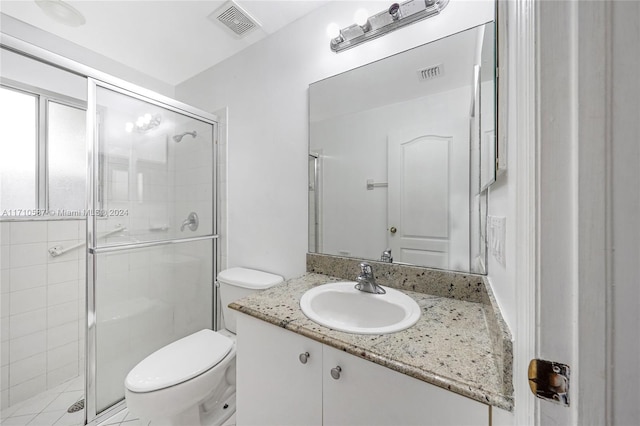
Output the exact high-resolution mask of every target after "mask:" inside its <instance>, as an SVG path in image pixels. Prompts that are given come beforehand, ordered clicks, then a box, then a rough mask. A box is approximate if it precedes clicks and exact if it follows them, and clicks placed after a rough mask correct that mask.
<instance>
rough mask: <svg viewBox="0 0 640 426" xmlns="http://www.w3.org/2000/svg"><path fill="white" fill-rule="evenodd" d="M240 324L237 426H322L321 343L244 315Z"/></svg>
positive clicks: (238, 317) (238, 326)
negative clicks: (303, 356)
mask: <svg viewBox="0 0 640 426" xmlns="http://www.w3.org/2000/svg"><path fill="white" fill-rule="evenodd" d="M236 321H237V323H236V333H237V354H236V367H237V373H236V380H237V385H236V407H237V411H236V424H238V425H252V426H258V425H259V426H268V425H274V426H275V425H280V426H285V425H304V426H316V425H322V346H323V345H322V343H319V342H316V341H314V340H311V339H307V338H306V337H303V336H301V335H299V334H295V333H292V332H290V331H287V330H285V329H283V328H280V327H276V326H275V325H272V324H269V323H266V322H264V321H261V320H258V319H255V318H253V317H250V316H248V315H245V314H241V313H238V315H237V320H236ZM302 354H305V355H306V354H308V355H306V362H304V363H303V362H302V361H305V360H304V359H303V360H301V359H300V355H302Z"/></svg>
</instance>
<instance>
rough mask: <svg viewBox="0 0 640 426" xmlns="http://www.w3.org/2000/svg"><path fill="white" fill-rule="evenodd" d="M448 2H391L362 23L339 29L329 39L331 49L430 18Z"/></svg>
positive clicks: (335, 49) (360, 41)
mask: <svg viewBox="0 0 640 426" xmlns="http://www.w3.org/2000/svg"><path fill="white" fill-rule="evenodd" d="M448 3H449V0H408V1H405V2H403V3H393V4H392V5H391V6H390V7H389V9H387V10H383V11H382V12H379V13H377V14H375V15H373V16H370V17H369V18H368V19H367V21H366V22H365V23H364V24H363V25H358V24H357V23H356V24H353V25H350V26H348V27H346V28H343V29H341V30H340V33H339V35H338V36H337V37H334V38H333V39H332V40H331V44H330V46H331V50H333V51H334V52H336V53H338V52H341V51H343V50H346V49H349V48H351V47H354V46H357V45H358V44H360V43H364V42H365V41H369V40H373V39H374V38H377V37H380V36H383V35H385V34H387V33H390V32H391V31H394V30H397V29H398V28H401V27H404V26H405V25H409V24H413V23H414V22H418V21H421V20H423V19H426V18H430V17H431V16H434V15H437V14H439V13H440V11H442V9H444V8H445V7H446V6H447V4H448Z"/></svg>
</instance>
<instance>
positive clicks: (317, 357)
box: [236, 314, 490, 426]
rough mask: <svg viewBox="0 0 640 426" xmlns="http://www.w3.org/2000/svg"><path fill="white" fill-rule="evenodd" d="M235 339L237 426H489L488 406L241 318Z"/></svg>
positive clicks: (270, 325)
mask: <svg viewBox="0 0 640 426" xmlns="http://www.w3.org/2000/svg"><path fill="white" fill-rule="evenodd" d="M237 339H238V355H237V363H238V364H237V366H238V370H237V379H238V385H237V410H238V411H237V416H236V417H237V424H238V425H239V426H245V425H305V426H306V425H320V424H324V425H331V426H338V425H345V426H346V425H349V426H353V425H367V426H372V425H421V426H429V425H438V426H447V425H456V426H459V425H489V424H490V420H489V412H490V407H489V406H488V405H485V404H482V403H479V402H477V401H474V400H471V399H469V398H466V397H463V396H461V395H458V394H456V393H453V392H449V391H447V390H444V389H441V388H439V387H437V386H433V385H430V384H428V383H426V382H423V381H421V380H418V379H414V378H413V377H409V376H407V375H405V374H402V373H398V372H396V371H393V370H390V369H388V368H385V367H383V366H380V365H378V364H375V363H372V362H370V361H366V360H364V359H361V358H358V357H356V356H353V355H350V354H347V353H346V352H343V351H340V350H338V349H335V348H333V347H330V346H326V345H323V344H321V343H318V342H316V341H313V340H311V339H307V338H305V337H303V336H301V335H298V334H295V333H293V332H291V331H288V330H285V329H283V328H280V327H276V326H275V325H272V324H268V323H266V322H264V321H261V320H258V319H255V318H253V317H250V316H247V315H244V314H243V315H239V318H238V335H237ZM306 352H308V353H309V355H310V356H309V357H308V358H307V362H306V364H303V363H302V362H301V361H300V359H299V355H300V354H304V353H306ZM337 367H339V368H337ZM332 369H333V375H332Z"/></svg>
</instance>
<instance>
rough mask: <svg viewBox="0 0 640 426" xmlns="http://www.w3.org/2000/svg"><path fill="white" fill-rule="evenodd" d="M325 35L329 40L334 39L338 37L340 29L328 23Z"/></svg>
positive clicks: (333, 23) (336, 25) (334, 24)
mask: <svg viewBox="0 0 640 426" xmlns="http://www.w3.org/2000/svg"><path fill="white" fill-rule="evenodd" d="M327 35H328V36H329V38H331V39H334V38H336V37H338V36H339V35H340V27H339V26H338V24H336V23H335V22H332V23H330V24H329V25H328V26H327Z"/></svg>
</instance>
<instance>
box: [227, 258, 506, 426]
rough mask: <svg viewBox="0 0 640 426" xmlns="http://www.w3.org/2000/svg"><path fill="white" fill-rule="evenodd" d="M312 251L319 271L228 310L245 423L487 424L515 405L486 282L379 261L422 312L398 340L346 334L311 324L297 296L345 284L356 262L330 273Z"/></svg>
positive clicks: (500, 326) (383, 273) (343, 262)
mask: <svg viewBox="0 0 640 426" xmlns="http://www.w3.org/2000/svg"><path fill="white" fill-rule="evenodd" d="M310 256H312V260H311V262H308V265H309V267H308V270H310V271H316V270H321V271H322V272H323V273H322V274H319V273H308V274H306V275H304V276H302V277H300V278H295V279H291V280H288V281H286V282H285V283H283V284H280V285H278V286H275V287H273V288H271V289H269V290H266V291H264V292H262V293H260V294H256V295H253V296H250V297H248V298H245V299H241V300H240V301H237V302H235V303H232V304H231V305H230V307H231V308H233V309H235V310H237V311H240V312H242V313H243V314H241V315H238V317H239V318H238V330H237V345H238V346H237V351H238V355H237V362H238V373H237V380H238V384H237V404H238V413H237V419H238V424H239V425H242V424H279V425H282V424H304V425H320V424H327V425H329V424H330V425H340V424H344V425H347V424H348V425H353V424H363V425H365V424H366V425H375V424H378V425H389V424H419V425H431V424H433V425H462V424H473V425H489V424H490V423H491V420H490V419H491V410H492V408H493V407H497V408H500V409H504V410H508V411H510V410H512V408H513V397H512V394H513V391H512V385H511V368H512V367H511V365H512V350H511V336H510V334H509V332H508V330H507V329H506V327H505V326H504V322H503V321H502V318H501V317H500V313H499V311H497V308H496V305H495V301H494V300H493V297H492V295H491V292H490V289H489V288H488V287H486V283H485V282H484V279H483V277H480V276H470V275H468V274H467V275H463V274H452V273H448V272H443V271H435V270H427V269H425V268H412V267H400V266H398V265H388V266H387V267H385V266H384V265H380V264H376V266H375V267H376V268H377V270H378V272H377V274H376V276H377V277H379V283H380V284H382V285H385V286H390V285H389V284H390V282H389V281H393V282H395V283H396V285H393V287H396V288H397V289H399V290H401V291H403V292H404V293H405V294H407V295H408V296H410V297H412V298H413V299H414V300H415V301H416V302H417V303H418V305H419V306H420V307H421V310H422V315H421V317H420V319H419V320H418V322H417V323H416V324H415V325H414V326H412V327H411V328H409V329H406V330H403V331H400V332H397V333H391V334H384V335H359V334H350V333H344V332H340V331H335V330H332V329H329V328H326V327H323V326H321V325H318V324H316V323H315V322H313V321H311V320H309V319H308V318H307V317H306V316H305V315H304V314H303V313H302V311H301V310H300V305H299V301H300V297H301V296H302V295H303V294H304V293H305V292H306V291H307V290H309V289H311V288H313V287H316V286H318V285H322V284H326V283H328V282H336V281H344V279H345V278H347V279H348V276H349V275H348V274H349V271H353V270H355V269H353V266H354V265H352V264H353V263H354V260H353V259H339V258H338V262H337V263H336V261H335V259H336V258H332V259H333V260H332V265H333V266H332V268H330V269H329V270H327V269H326V268H325V267H324V266H323V265H322V260H323V256H318V255H310ZM314 259H315V261H316V262H315V263H314ZM318 260H319V261H318ZM327 272H331V275H329V274H327ZM343 272H344V273H343ZM416 272H417V273H416ZM403 274H404V277H403V276H402V275H403ZM343 275H346V277H345V276H343ZM420 283H424V285H421V284H420ZM430 286H431V287H430ZM496 316H497V317H496Z"/></svg>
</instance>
